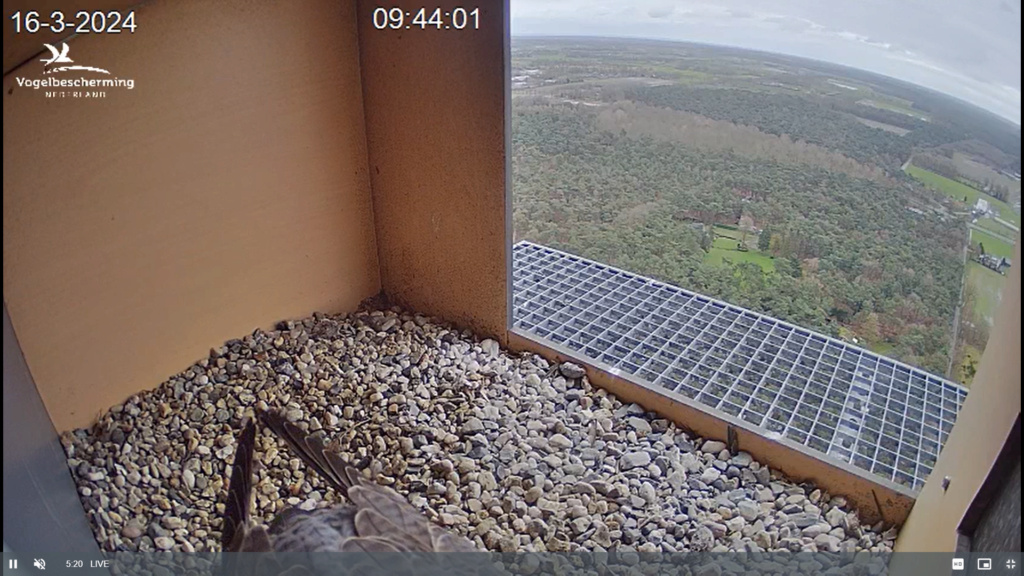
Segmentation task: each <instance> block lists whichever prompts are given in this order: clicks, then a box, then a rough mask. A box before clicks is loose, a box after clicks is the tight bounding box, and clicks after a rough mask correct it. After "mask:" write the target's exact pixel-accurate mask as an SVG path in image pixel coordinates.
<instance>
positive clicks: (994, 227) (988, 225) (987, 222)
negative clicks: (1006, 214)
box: [974, 218, 1017, 238]
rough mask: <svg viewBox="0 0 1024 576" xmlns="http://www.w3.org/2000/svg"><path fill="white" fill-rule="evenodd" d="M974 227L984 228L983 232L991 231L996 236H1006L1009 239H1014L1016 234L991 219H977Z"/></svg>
mask: <svg viewBox="0 0 1024 576" xmlns="http://www.w3.org/2000/svg"><path fill="white" fill-rule="evenodd" d="M974 225H975V226H978V227H980V228H984V229H985V230H991V231H993V232H995V233H996V234H1000V235H1002V236H1007V237H1009V238H1016V237H1017V233H1016V232H1014V231H1013V230H1012V229H1010V228H1007V227H1006V226H1003V225H1002V224H1000V223H999V222H996V221H995V220H993V219H992V218H979V219H978V221H977V222H975V223H974Z"/></svg>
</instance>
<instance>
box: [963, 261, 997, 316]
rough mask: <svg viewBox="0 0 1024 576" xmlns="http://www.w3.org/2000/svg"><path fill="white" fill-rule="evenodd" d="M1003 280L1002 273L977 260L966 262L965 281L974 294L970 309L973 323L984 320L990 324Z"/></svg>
mask: <svg viewBox="0 0 1024 576" xmlns="http://www.w3.org/2000/svg"><path fill="white" fill-rule="evenodd" d="M1005 280H1006V278H1005V277H1004V276H1003V275H1002V274H999V273H998V272H994V271H992V270H989V269H988V268H985V267H984V266H982V265H981V264H978V263H977V262H968V263H967V281H968V282H970V283H971V287H972V288H973V290H974V296H975V302H974V309H973V310H972V311H971V312H972V317H973V321H974V323H975V324H978V323H981V322H985V323H986V324H988V325H989V326H991V325H992V321H993V320H994V319H995V317H996V308H998V307H999V300H1000V294H1001V292H1002V290H1003V282H1004V281H1005Z"/></svg>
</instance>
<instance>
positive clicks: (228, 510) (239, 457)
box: [220, 418, 256, 551]
mask: <svg viewBox="0 0 1024 576" xmlns="http://www.w3.org/2000/svg"><path fill="white" fill-rule="evenodd" d="M255 447H256V423H255V422H253V421H252V420H251V419H248V418H247V419H246V421H245V423H244V424H243V427H242V433H241V434H239V436H238V444H237V445H236V446H235V461H234V463H233V464H232V465H231V484H229V485H228V500H227V503H226V504H225V506H224V526H223V528H222V529H221V538H220V543H221V547H222V549H224V550H225V551H237V550H238V549H239V548H232V547H239V546H241V545H242V543H243V542H244V541H245V540H246V538H244V537H240V536H243V534H240V531H241V532H244V531H245V528H246V526H247V525H248V523H249V499H250V495H251V493H252V454H253V450H254V449H255Z"/></svg>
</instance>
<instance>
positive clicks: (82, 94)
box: [16, 42, 135, 98]
mask: <svg viewBox="0 0 1024 576" xmlns="http://www.w3.org/2000/svg"><path fill="white" fill-rule="evenodd" d="M43 46H44V47H46V49H47V50H49V52H50V57H49V58H41V59H40V60H39V61H40V62H42V63H43V76H44V77H43V78H24V77H20V76H19V77H17V78H16V80H17V82H18V86H20V87H22V88H32V89H33V90H43V89H45V95H46V97H47V98H106V97H107V90H106V89H107V88H124V89H126V90H134V89H135V80H134V79H132V78H118V77H116V76H114V75H113V74H111V73H110V71H109V70H106V69H104V68H97V67H95V66H82V65H79V64H75V61H74V60H72V59H71V57H70V56H68V53H69V52H70V51H71V47H70V46H68V44H67V42H64V43H62V44H61V48H60V50H57V48H56V47H55V46H53V45H52V44H43ZM68 72H72V73H75V72H77V73H79V74H78V75H77V76H72V77H69V76H68V75H67V74H66V73H68ZM82 73H92V74H103V75H106V76H109V78H102V77H101V78H87V77H86V76H85V75H83V74H82ZM58 75H61V76H58Z"/></svg>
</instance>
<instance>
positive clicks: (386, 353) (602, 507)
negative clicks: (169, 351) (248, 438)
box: [61, 309, 896, 553]
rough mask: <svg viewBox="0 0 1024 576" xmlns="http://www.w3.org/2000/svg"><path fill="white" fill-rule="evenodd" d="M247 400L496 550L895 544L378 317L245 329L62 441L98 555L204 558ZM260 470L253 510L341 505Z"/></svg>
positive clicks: (215, 532) (799, 488)
mask: <svg viewBox="0 0 1024 576" xmlns="http://www.w3.org/2000/svg"><path fill="white" fill-rule="evenodd" d="M257 407H258V408H261V409H266V408H268V407H270V408H273V407H279V408H283V409H285V410H286V411H287V417H288V418H289V419H291V420H293V421H297V422H300V423H301V424H300V426H307V427H308V429H309V430H320V429H324V430H325V432H326V433H327V434H328V435H329V436H330V437H332V438H333V439H334V440H333V444H334V446H335V447H337V448H338V449H339V451H341V452H342V453H343V454H344V455H345V457H346V458H347V459H348V460H349V461H351V462H353V463H355V464H356V465H357V466H359V467H362V468H367V469H369V471H371V472H372V473H373V474H375V475H376V476H377V477H378V478H379V481H380V482H382V483H384V484H388V485H391V486H392V487H394V488H395V489H396V490H398V491H399V492H400V493H402V494H404V495H407V496H408V497H409V499H410V501H411V502H412V503H413V504H414V505H415V506H417V507H418V508H420V509H422V510H423V511H424V513H426V514H427V515H428V516H430V517H431V518H433V519H435V520H437V521H438V522H440V523H441V524H443V525H446V526H449V527H451V528H452V529H454V530H456V531H458V532H461V533H463V534H466V535H468V536H469V537H470V538H472V539H474V540H475V541H477V543H478V545H482V546H484V547H486V548H487V549H490V550H494V551H502V552H513V551H533V552H543V551H553V552H564V551H576V550H580V549H586V550H591V551H598V552H600V551H606V550H615V549H616V548H621V547H628V549H629V550H635V551H638V552H641V553H643V552H657V551H664V552H676V551H727V550H734V551H753V550H789V551H793V552H798V551H832V552H837V551H843V552H853V551H861V550H869V551H873V552H886V551H890V550H891V547H892V542H893V540H894V539H895V536H896V531H895V529H889V530H886V531H885V532H882V526H880V525H875V526H873V527H871V526H865V525H861V523H860V521H859V519H858V515H857V512H856V511H855V510H852V509H851V508H850V507H849V506H848V505H847V504H846V501H845V499H844V498H842V497H841V496H830V495H829V494H827V493H825V492H823V491H822V490H819V489H816V488H815V487H814V486H810V485H806V484H799V485H798V484H796V483H793V482H791V481H789V480H787V479H786V478H784V477H782V476H781V475H780V474H778V473H777V472H776V471H773V470H769V469H768V468H767V467H766V466H763V465H761V464H760V463H758V462H757V461H755V460H754V459H752V458H751V456H750V455H749V454H747V453H745V452H740V453H738V454H730V453H729V451H728V450H727V449H726V446H725V444H724V443H722V442H720V441H717V440H704V439H701V438H697V437H694V436H693V435H692V434H689V433H687V432H686V431H684V430H681V429H679V428H678V427H676V426H675V425H674V424H672V423H670V422H668V421H667V420H664V419H660V418H658V417H657V415H655V414H652V413H648V412H645V411H644V409H643V408H641V407H640V406H637V405H635V404H623V403H621V402H620V401H619V400H617V399H616V398H615V397H614V396H612V395H610V394H607V393H605V392H604V391H603V390H600V389H596V388H594V387H592V386H591V385H590V383H589V382H588V380H587V378H586V377H585V376H584V374H583V370H582V369H581V368H579V367H578V366H575V365H572V364H562V365H561V366H553V365H550V364H549V363H548V362H547V361H546V360H544V359H543V358H541V357H539V356H536V355H533V354H524V355H510V354H509V353H507V352H506V351H503V350H500V349H499V347H498V344H497V343H496V342H494V341H493V340H483V341H479V340H477V339H475V338H474V337H473V336H472V334H470V333H468V332H463V333H459V332H457V331H454V330H452V329H450V328H449V327H446V326H443V325H441V324H438V323H436V322H434V321H432V320H430V319H428V318H424V317H422V316H418V315H412V314H408V313H403V312H401V311H398V310H394V309H393V310H388V311H373V312H368V311H360V312H357V313H354V314H350V315H346V316H331V317H328V316H324V315H321V314H317V315H314V316H313V317H311V318H308V319H305V320H303V321H301V322H283V323H281V324H280V325H279V326H278V329H277V330H274V331H269V332H267V331H262V330H257V331H256V332H254V333H253V334H251V335H249V336H246V337H245V338H242V339H239V340H232V341H230V342H228V343H227V344H225V345H224V346H222V347H220V348H216V349H213V350H211V351H210V355H209V357H208V358H204V359H202V360H200V361H199V362H197V363H196V364H195V365H193V366H191V367H189V368H188V369H187V370H185V371H184V372H182V373H180V374H177V375H175V376H173V377H171V378H170V379H169V380H167V381H166V382H164V383H163V384H161V385H160V386H159V387H157V388H156V389H155V390H151V391H147V392H143V393H140V394H137V395H135V396H133V397H131V398H129V399H128V400H127V401H126V402H124V403H123V404H121V405H118V406H114V407H113V408H111V409H110V410H109V411H107V412H106V413H105V414H103V415H102V416H101V417H100V418H99V420H98V422H97V423H96V424H95V425H94V426H93V427H92V428H91V429H89V430H85V429H79V430H75V431H73V432H69V433H65V434H64V435H62V438H61V440H62V443H63V446H64V449H65V452H66V454H67V457H68V466H69V467H70V469H71V471H72V475H73V476H74V479H75V482H76V483H77V486H78V491H79V494H80V495H81V500H82V503H83V505H84V507H85V510H86V513H87V515H88V517H89V521H90V523H91V525H92V528H93V531H94V533H95V535H96V539H97V541H98V542H99V544H100V547H101V548H102V549H104V550H112V551H113V550H131V551H135V550H139V551H150V550H157V549H164V550H167V549H173V550H181V551H186V552H188V551H204V550H206V551H214V550H217V549H219V544H217V542H218V539H219V536H220V513H221V511H222V510H223V503H222V499H223V497H224V493H225V487H226V482H227V480H226V477H225V471H226V469H227V467H228V464H229V463H230V462H231V460H232V458H233V454H234V434H236V433H237V431H238V426H239V423H240V422H241V419H242V417H243V416H244V415H245V414H246V413H247V412H251V411H252V410H253V409H254V408H257ZM256 460H257V464H256V467H257V470H258V479H257V481H256V482H255V483H254V491H255V493H256V506H257V511H256V513H255V516H256V517H257V518H260V517H262V518H263V519H264V520H267V521H269V520H270V519H271V518H272V517H273V516H274V514H275V513H277V512H279V511H280V510H281V509H282V508H284V507H286V506H299V507H302V508H305V509H312V508H315V507H322V506H327V505H330V504H331V503H334V502H337V501H338V499H337V498H338V497H337V496H336V495H335V494H334V493H333V491H331V490H328V489H326V487H325V485H324V483H323V482H321V481H320V479H319V478H318V477H317V476H316V475H315V473H310V474H309V475H307V471H306V469H305V467H304V466H302V465H301V463H300V461H299V460H298V459H297V458H295V457H294V456H293V455H292V454H289V453H288V452H287V450H286V449H285V448H283V445H282V446H281V447H279V445H278V443H277V441H276V439H275V438H274V437H273V436H271V435H270V433H269V432H266V433H265V434H264V435H261V437H260V438H259V439H258V442H257V452H256ZM620 551H621V550H620Z"/></svg>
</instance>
